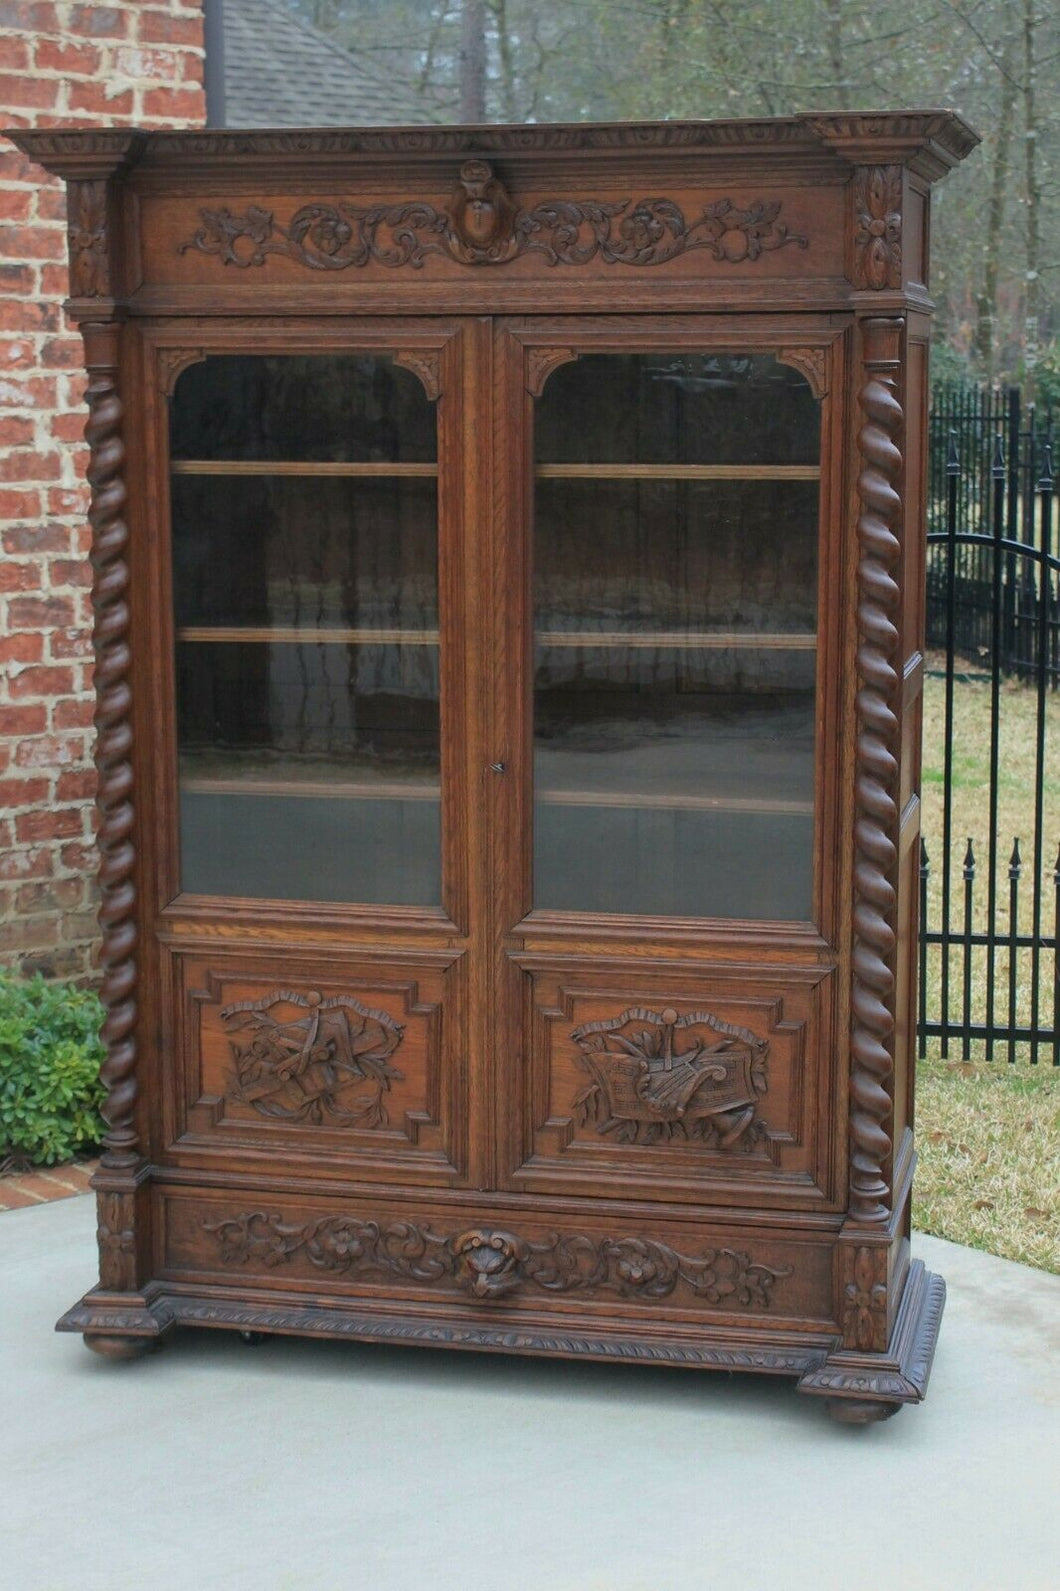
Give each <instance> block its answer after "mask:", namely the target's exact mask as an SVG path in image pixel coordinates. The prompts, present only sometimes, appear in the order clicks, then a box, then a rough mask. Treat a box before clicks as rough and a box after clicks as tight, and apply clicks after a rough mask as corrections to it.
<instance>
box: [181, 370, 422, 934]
mask: <svg viewBox="0 0 1060 1591" xmlns="http://www.w3.org/2000/svg"><path fill="white" fill-rule="evenodd" d="M171 439H172V470H173V480H172V518H173V577H174V605H175V612H176V624H177V632H176V633H177V659H176V674H177V722H178V744H179V753H180V837H181V884H182V888H183V889H185V890H189V891H193V892H196V893H206V894H222V895H236V896H247V897H252V898H268V899H279V900H294V899H304V900H322V901H349V902H366V903H388V904H395V905H437V904H439V903H440V899H441V879H440V871H441V868H440V818H439V814H440V804H439V781H440V746H439V708H438V702H439V679H438V574H437V563H438V559H437V507H436V465H435V422H434V411H433V408H432V406H431V405H430V404H429V403H428V401H427V399H426V396H425V394H424V392H423V389H422V387H421V386H420V384H419V382H418V381H417V380H416V379H415V377H413V376H412V375H411V374H410V373H409V372H407V371H405V370H402V369H400V368H398V367H396V366H395V365H394V364H393V363H392V362H391V361H390V360H388V359H386V358H380V357H369V356H335V357H331V356H319V357H318V356H314V357H309V356H305V357H303V356H297V357H296V356H291V357H286V356H285V357H267V358H266V357H256V356H220V357H216V358H211V359H208V360H206V361H204V362H203V363H201V364H198V365H194V366H192V367H190V369H188V370H187V371H185V372H184V374H183V375H182V376H181V378H180V381H179V382H178V384H177V389H176V393H175V396H174V400H173V410H172V422H171Z"/></svg>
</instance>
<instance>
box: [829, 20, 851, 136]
mask: <svg viewBox="0 0 1060 1591" xmlns="http://www.w3.org/2000/svg"><path fill="white" fill-rule="evenodd" d="M825 26H826V37H827V40H828V65H829V69H830V71H831V74H832V89H831V96H830V97H831V99H832V103H833V104H834V105H835V106H836V107H837V109H839V110H843V109H844V108H845V107H846V106H847V105H848V104H849V102H850V92H849V88H850V85H849V84H848V83H847V74H846V62H845V60H844V56H843V0H828V6H827V22H826V25H825Z"/></svg>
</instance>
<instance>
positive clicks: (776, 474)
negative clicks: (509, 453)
mask: <svg viewBox="0 0 1060 1591" xmlns="http://www.w3.org/2000/svg"><path fill="white" fill-rule="evenodd" d="M534 473H535V474H536V476H537V478H538V480H539V481H560V480H563V481H581V480H585V481H817V480H820V478H821V466H820V465H819V464H539V465H538V466H537V469H536V470H535V472H534Z"/></svg>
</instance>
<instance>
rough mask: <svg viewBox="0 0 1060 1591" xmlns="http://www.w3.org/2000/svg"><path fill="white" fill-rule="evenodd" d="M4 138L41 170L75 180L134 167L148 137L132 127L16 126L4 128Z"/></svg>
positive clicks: (111, 173)
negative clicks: (34, 162)
mask: <svg viewBox="0 0 1060 1591" xmlns="http://www.w3.org/2000/svg"><path fill="white" fill-rule="evenodd" d="M4 137H5V138H10V139H11V142H12V143H13V144H15V145H16V146H17V147H18V148H19V149H21V151H22V153H23V154H24V155H28V156H29V158H30V159H31V160H34V161H36V163H37V164H38V165H39V166H43V167H44V168H45V170H47V171H50V172H52V173H53V174H54V175H55V176H57V177H64V178H66V179H67V181H75V180H77V179H78V178H92V177H99V178H106V177H110V176H113V175H114V173H115V172H117V171H120V170H122V168H124V167H129V166H133V165H135V164H136V162H137V161H138V160H139V159H140V157H141V155H142V154H143V152H144V150H145V149H146V147H147V143H148V137H149V135H148V134H147V133H144V132H141V131H140V130H139V129H137V128H135V127H86V128H80V127H79V128H72V127H16V128H12V129H5V131H4Z"/></svg>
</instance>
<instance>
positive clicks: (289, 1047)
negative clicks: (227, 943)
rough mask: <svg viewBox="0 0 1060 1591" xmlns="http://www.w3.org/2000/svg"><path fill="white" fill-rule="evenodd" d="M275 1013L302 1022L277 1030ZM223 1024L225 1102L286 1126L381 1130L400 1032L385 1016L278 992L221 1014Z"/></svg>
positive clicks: (349, 1002)
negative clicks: (292, 1010) (293, 1012)
mask: <svg viewBox="0 0 1060 1591" xmlns="http://www.w3.org/2000/svg"><path fill="white" fill-rule="evenodd" d="M278 1005H285V1006H295V1007H297V1008H299V1009H301V1010H303V1011H304V1012H305V1015H304V1016H301V1017H296V1018H294V1019H293V1020H291V1021H286V1022H281V1021H279V1020H278V1019H277V1018H276V1017H274V1016H272V1015H271V1014H270V1013H271V1009H272V1007H273V1006H278ZM221 1021H222V1023H223V1025H224V1028H225V1031H226V1033H227V1034H228V1035H229V1046H230V1048H231V1051H232V1059H233V1061H234V1063H235V1071H234V1074H233V1076H232V1080H231V1089H230V1093H229V1095H228V1097H229V1098H230V1099H237V1100H240V1101H241V1102H242V1103H243V1104H245V1105H249V1106H250V1107H251V1108H252V1109H253V1110H256V1111H257V1112H258V1114H259V1115H261V1116H271V1117H274V1118H280V1119H281V1120H285V1121H308V1122H314V1123H317V1124H321V1123H326V1124H327V1125H328V1126H356V1127H360V1128H368V1129H370V1128H378V1127H385V1126H386V1125H387V1123H388V1121H389V1116H388V1114H387V1109H386V1103H385V1096H386V1094H387V1093H389V1091H390V1085H391V1083H392V1082H393V1081H395V1080H399V1079H400V1078H401V1077H402V1073H401V1072H399V1071H398V1070H397V1068H396V1067H394V1066H392V1065H391V1064H390V1057H391V1056H392V1055H393V1053H394V1051H395V1050H396V1049H397V1047H398V1045H399V1044H400V1043H401V1040H402V1038H403V1037H404V1032H405V1030H404V1028H403V1026H402V1025H401V1023H399V1022H395V1021H394V1019H393V1017H392V1016H390V1014H389V1013H388V1012H386V1011H376V1010H373V1009H371V1008H370V1007H369V1006H365V1005H362V1004H361V1003H360V1001H359V1000H354V999H353V998H352V997H351V996H349V995H340V996H336V997H335V998H334V999H329V1000H325V999H323V998H322V997H321V995H319V994H317V993H316V992H315V991H313V992H311V993H309V994H305V995H303V994H295V993H293V992H291V991H290V990H287V989H276V990H274V991H273V992H271V993H270V994H267V995H265V996H264V997H263V998H262V999H260V1000H243V1001H240V1002H238V1003H237V1004H235V1005H229V1006H225V1007H224V1009H223V1010H222V1011H221Z"/></svg>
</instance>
